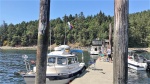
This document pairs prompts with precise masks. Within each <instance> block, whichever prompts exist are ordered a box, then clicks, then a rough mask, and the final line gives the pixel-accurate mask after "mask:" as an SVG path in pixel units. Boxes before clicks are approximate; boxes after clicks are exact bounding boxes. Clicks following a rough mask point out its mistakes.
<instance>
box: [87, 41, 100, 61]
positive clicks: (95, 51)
mask: <svg viewBox="0 0 150 84" xmlns="http://www.w3.org/2000/svg"><path fill="white" fill-rule="evenodd" d="M101 46H102V41H100V40H93V41H92V45H91V50H90V57H91V58H92V59H97V58H98V57H99V56H100V51H101Z"/></svg>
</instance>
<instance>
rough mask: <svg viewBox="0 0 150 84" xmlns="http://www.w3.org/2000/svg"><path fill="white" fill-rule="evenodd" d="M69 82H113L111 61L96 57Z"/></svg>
mask: <svg viewBox="0 0 150 84" xmlns="http://www.w3.org/2000/svg"><path fill="white" fill-rule="evenodd" d="M70 84H113V63H110V62H104V61H101V60H99V59H98V60H97V61H96V63H95V67H94V64H92V65H90V66H89V67H88V68H87V69H86V71H85V72H84V73H83V74H82V75H81V76H79V77H78V78H75V79H74V80H73V81H72V82H71V83H70Z"/></svg>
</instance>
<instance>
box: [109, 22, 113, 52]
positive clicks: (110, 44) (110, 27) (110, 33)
mask: <svg viewBox="0 0 150 84" xmlns="http://www.w3.org/2000/svg"><path fill="white" fill-rule="evenodd" d="M109 47H110V49H111V52H112V26H111V23H110V24H109Z"/></svg>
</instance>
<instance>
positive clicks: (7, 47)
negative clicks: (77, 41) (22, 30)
mask: <svg viewBox="0 0 150 84" xmlns="http://www.w3.org/2000/svg"><path fill="white" fill-rule="evenodd" d="M55 46H56V45H52V46H51V49H54V47H55ZM71 47H72V46H71ZM72 48H74V49H82V50H85V51H88V48H89V47H72ZM1 49H2V50H7V49H12V50H13V49H14V50H18V49H20V50H37V46H28V47H10V46H2V47H0V50H1ZM48 50H50V46H49V47H48ZM128 50H146V51H148V52H150V48H128Z"/></svg>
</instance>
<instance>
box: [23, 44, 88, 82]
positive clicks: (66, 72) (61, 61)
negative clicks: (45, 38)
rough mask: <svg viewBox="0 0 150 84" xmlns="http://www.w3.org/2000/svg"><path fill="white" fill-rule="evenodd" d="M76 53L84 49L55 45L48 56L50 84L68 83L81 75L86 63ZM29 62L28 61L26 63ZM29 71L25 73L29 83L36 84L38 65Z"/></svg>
mask: <svg viewBox="0 0 150 84" xmlns="http://www.w3.org/2000/svg"><path fill="white" fill-rule="evenodd" d="M76 53H82V56H83V51H82V50H71V49H70V47H69V46H67V45H61V46H59V47H55V49H54V51H53V52H50V53H49V54H48V56H47V70H46V83H47V84H48V83H50V84H67V83H68V82H70V81H71V80H72V79H74V78H75V77H77V76H79V75H80V74H81V73H83V72H84V70H85V69H86V67H85V63H84V62H83V57H82V62H81V63H79V62H78V56H77V54H76ZM26 64H28V63H26ZM27 70H28V72H27V73H25V74H23V77H24V79H25V82H26V83H27V84H34V82H35V73H36V67H33V70H29V69H27Z"/></svg>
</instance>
